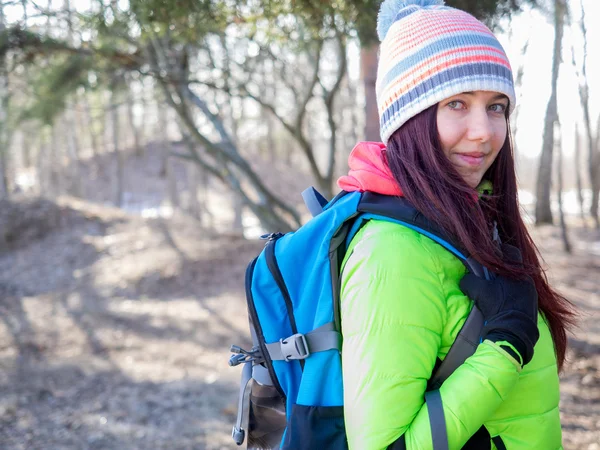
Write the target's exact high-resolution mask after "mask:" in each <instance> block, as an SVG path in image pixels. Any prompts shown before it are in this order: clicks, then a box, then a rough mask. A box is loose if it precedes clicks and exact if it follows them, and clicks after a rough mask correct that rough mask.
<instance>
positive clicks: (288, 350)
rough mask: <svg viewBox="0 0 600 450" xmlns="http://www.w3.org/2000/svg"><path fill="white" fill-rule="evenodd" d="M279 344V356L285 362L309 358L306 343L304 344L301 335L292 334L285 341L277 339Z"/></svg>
mask: <svg viewBox="0 0 600 450" xmlns="http://www.w3.org/2000/svg"><path fill="white" fill-rule="evenodd" d="M279 344H280V345H281V354H282V355H283V359H284V360H285V361H290V360H295V359H306V358H308V357H309V356H310V350H309V349H308V342H306V337H305V336H304V335H303V334H301V333H297V334H293V335H291V336H289V337H287V338H285V339H279Z"/></svg>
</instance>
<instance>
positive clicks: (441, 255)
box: [346, 219, 464, 272]
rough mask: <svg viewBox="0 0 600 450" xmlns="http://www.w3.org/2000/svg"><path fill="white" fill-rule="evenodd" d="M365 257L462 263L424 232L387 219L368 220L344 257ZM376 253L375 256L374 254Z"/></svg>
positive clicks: (443, 266)
mask: <svg viewBox="0 0 600 450" xmlns="http://www.w3.org/2000/svg"><path fill="white" fill-rule="evenodd" d="M351 254H352V255H353V256H354V258H353V259H354V260H355V261H356V260H359V259H360V258H361V257H368V258H369V259H373V260H374V262H375V261H377V262H379V263H380V264H382V265H384V264H387V263H393V265H394V266H397V265H398V264H402V262H403V261H404V262H406V263H407V264H410V265H411V266H412V267H416V266H419V265H421V266H422V265H425V266H426V267H430V268H432V269H436V270H440V271H444V272H445V271H447V270H452V269H455V270H459V271H461V272H462V271H463V269H464V266H463V264H462V263H461V262H460V260H458V258H456V257H455V256H454V255H453V254H452V253H450V252H449V251H448V250H446V249H445V248H444V247H442V246H441V245H439V244H438V243H436V242H435V241H433V240H432V239H430V238H428V237H427V236H425V235H424V234H422V233H420V232H418V231H415V230H413V229H411V228H409V227H407V226H404V225H401V224H399V223H396V222H391V221H386V220H376V219H374V220H369V221H368V222H367V223H366V224H365V225H364V226H363V227H362V228H361V229H360V231H359V232H358V233H357V234H356V236H354V238H353V239H352V241H351V243H350V246H349V247H348V252H347V256H346V259H348V257H349V256H350V255H351ZM373 256H376V258H373Z"/></svg>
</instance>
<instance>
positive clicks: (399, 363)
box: [340, 222, 519, 450]
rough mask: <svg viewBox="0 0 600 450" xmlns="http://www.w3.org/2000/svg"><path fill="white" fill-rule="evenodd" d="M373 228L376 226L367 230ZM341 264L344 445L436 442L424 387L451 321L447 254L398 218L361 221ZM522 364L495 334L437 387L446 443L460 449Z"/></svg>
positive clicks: (411, 447)
mask: <svg viewBox="0 0 600 450" xmlns="http://www.w3.org/2000/svg"><path fill="white" fill-rule="evenodd" d="M373 231H377V232H375V233H374V232H373ZM350 251H351V254H350V256H349V257H347V261H346V264H345V266H344V269H343V272H342V286H341V302H340V303H341V320H342V333H343V335H344V344H343V349H342V365H343V376H344V403H345V422H346V432H347V436H348V443H349V447H350V450H379V449H385V448H386V447H387V446H388V445H389V444H391V443H392V442H394V441H395V440H396V439H397V438H398V437H399V436H401V435H403V434H404V435H405V438H406V445H407V449H408V450H415V449H432V440H431V430H430V425H429V419H428V413H427V405H426V404H425V403H424V393H425V389H426V385H427V380H428V379H429V378H430V377H431V373H432V370H433V367H434V364H435V361H436V358H437V357H438V353H439V349H440V347H441V336H442V334H443V330H444V327H445V326H446V324H447V322H448V320H449V319H450V320H457V319H456V317H450V318H449V317H448V316H449V314H450V313H449V312H448V311H447V308H446V293H445V292H444V286H443V283H442V282H441V279H442V277H443V276H446V275H447V274H445V273H444V272H443V270H445V267H442V266H441V265H440V261H439V260H438V258H437V257H436V252H440V251H442V252H445V250H443V249H442V248H441V247H439V246H438V245H437V244H434V243H432V242H431V241H430V240H429V239H427V238H426V237H423V236H421V235H420V234H418V233H416V232H414V231H412V230H409V229H407V228H405V227H401V226H398V225H395V224H390V223H384V222H378V225H375V226H370V224H369V225H367V226H365V227H364V228H363V229H362V230H361V233H359V235H357V237H356V238H355V239H354V240H353V242H352V244H351V247H350ZM518 376H519V372H518V367H517V366H516V365H515V362H514V360H513V359H512V358H510V356H508V355H507V354H506V353H504V352H503V351H502V350H501V349H500V348H498V347H496V346H495V344H493V343H491V342H488V341H486V342H484V343H483V344H481V345H480V346H479V347H478V349H477V351H476V353H475V354H474V355H473V356H472V357H471V358H469V359H468V360H467V361H466V362H465V364H463V365H462V366H461V367H460V368H459V369H457V370H456V371H455V372H454V373H453V374H452V375H451V377H450V378H448V379H447V380H446V382H445V383H444V385H443V386H442V388H441V389H440V393H441V396H442V401H443V404H444V416H445V419H446V425H447V431H448V440H449V445H450V448H451V449H459V448H461V447H462V446H463V445H464V443H465V442H466V441H467V440H468V439H469V437H470V436H471V435H472V434H473V433H475V432H476V431H477V430H478V429H479V428H480V427H481V425H482V424H483V422H484V421H485V420H486V419H488V418H489V417H490V416H491V414H492V413H493V412H494V411H495V410H496V408H497V407H498V406H499V405H500V404H501V403H502V401H503V399H504V398H506V396H507V394H508V393H509V392H510V390H511V389H512V387H513V386H514V385H515V384H516V382H517V380H518Z"/></svg>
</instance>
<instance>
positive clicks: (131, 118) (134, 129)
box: [127, 81, 144, 156]
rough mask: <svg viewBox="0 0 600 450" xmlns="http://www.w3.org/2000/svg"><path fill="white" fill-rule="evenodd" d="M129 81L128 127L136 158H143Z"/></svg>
mask: <svg viewBox="0 0 600 450" xmlns="http://www.w3.org/2000/svg"><path fill="white" fill-rule="evenodd" d="M131 84H132V83H131V81H130V82H129V83H127V118H128V119H129V127H130V129H131V133H132V134H133V147H134V151H135V155H136V156H143V153H144V152H143V148H142V144H141V140H140V130H139V127H138V126H137V124H136V120H135V112H134V105H135V96H134V93H133V90H132V89H131Z"/></svg>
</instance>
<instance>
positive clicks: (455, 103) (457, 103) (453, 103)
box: [448, 100, 464, 109]
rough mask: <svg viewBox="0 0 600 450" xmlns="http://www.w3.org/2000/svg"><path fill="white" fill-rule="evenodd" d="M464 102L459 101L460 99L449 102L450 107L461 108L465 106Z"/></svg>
mask: <svg viewBox="0 0 600 450" xmlns="http://www.w3.org/2000/svg"><path fill="white" fill-rule="evenodd" d="M463 106H464V105H463V102H461V101H458V100H453V101H451V102H449V103H448V107H449V108H450V109H461V108H462V107H463Z"/></svg>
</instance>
